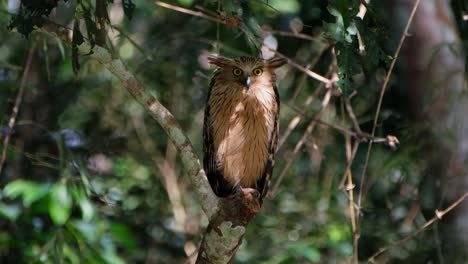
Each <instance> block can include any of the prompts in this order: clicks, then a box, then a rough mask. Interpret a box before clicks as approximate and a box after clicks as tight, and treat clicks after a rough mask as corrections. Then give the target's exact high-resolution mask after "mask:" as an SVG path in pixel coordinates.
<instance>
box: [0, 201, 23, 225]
mask: <svg viewBox="0 0 468 264" xmlns="http://www.w3.org/2000/svg"><path fill="white" fill-rule="evenodd" d="M20 213H21V208H20V207H19V206H18V205H16V204H4V203H0V216H2V217H4V218H8V219H9V220H11V221H15V220H16V218H18V216H19V215H20Z"/></svg>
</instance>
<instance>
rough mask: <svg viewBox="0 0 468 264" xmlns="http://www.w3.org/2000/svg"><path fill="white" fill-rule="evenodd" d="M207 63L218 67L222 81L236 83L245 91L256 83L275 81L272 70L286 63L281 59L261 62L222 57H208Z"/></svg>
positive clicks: (251, 59) (251, 58) (249, 58)
mask: <svg viewBox="0 0 468 264" xmlns="http://www.w3.org/2000/svg"><path fill="white" fill-rule="evenodd" d="M208 61H209V62H210V63H211V64H214V65H216V66H218V67H219V69H218V72H219V74H220V76H221V77H222V78H223V79H224V80H226V81H233V82H238V83H239V84H241V85H242V86H244V87H246V88H247V89H249V88H250V86H251V85H253V84H255V83H258V82H262V81H271V80H275V73H274V70H275V69H276V68H278V67H280V66H282V65H284V64H285V63H286V60H285V59H282V58H273V59H269V60H263V59H260V58H254V57H237V58H226V57H223V56H208Z"/></svg>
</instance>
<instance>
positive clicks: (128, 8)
mask: <svg viewBox="0 0 468 264" xmlns="http://www.w3.org/2000/svg"><path fill="white" fill-rule="evenodd" d="M122 6H123V10H124V13H125V15H126V16H127V17H128V19H132V16H133V12H134V11H135V4H134V3H133V2H132V0H122Z"/></svg>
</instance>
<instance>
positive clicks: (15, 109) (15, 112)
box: [0, 42, 36, 175]
mask: <svg viewBox="0 0 468 264" xmlns="http://www.w3.org/2000/svg"><path fill="white" fill-rule="evenodd" d="M35 48H36V42H34V43H33V45H32V47H31V48H30V49H29V53H28V58H27V59H26V66H25V67H24V72H23V76H22V77H21V83H20V87H19V89H18V93H17V95H16V99H15V105H14V107H13V111H12V113H11V116H10V120H9V121H8V130H7V133H6V136H5V139H4V140H3V149H2V157H1V159H0V175H1V174H2V169H3V164H4V163H5V160H6V154H7V149H8V144H9V143H10V137H11V133H12V131H13V127H14V126H15V122H16V117H17V116H18V112H19V108H20V106H21V103H22V101H23V94H24V87H25V86H26V80H27V79H28V75H29V70H30V68H31V63H32V58H33V55H34V50H35Z"/></svg>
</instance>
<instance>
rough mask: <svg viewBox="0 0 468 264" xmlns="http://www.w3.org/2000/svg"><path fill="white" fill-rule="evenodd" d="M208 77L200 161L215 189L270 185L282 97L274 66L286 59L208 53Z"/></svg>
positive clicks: (221, 192)
mask: <svg viewBox="0 0 468 264" xmlns="http://www.w3.org/2000/svg"><path fill="white" fill-rule="evenodd" d="M208 60H209V62H210V63H211V64H214V65H216V66H218V68H217V69H216V71H215V73H214V76H213V78H212V79H211V83H210V88H209V91H208V98H207V103H206V108H205V118H204V125H203V152H204V159H203V166H204V169H205V171H206V174H207V176H208V180H209V182H210V185H211V187H212V189H213V191H214V192H215V193H216V195H218V196H219V197H227V196H230V195H231V194H234V193H236V190H240V189H244V188H249V189H253V190H257V191H258V193H257V195H259V198H260V200H262V198H263V197H264V196H265V195H266V193H267V191H268V184H269V181H270V178H271V175H272V171H273V166H274V155H275V150H276V144H277V141H278V130H279V110H280V102H279V95H278V90H277V87H276V75H275V72H274V70H275V69H276V68H278V67H280V66H282V65H283V64H285V63H286V60H284V59H280V58H273V59H270V60H262V59H259V58H252V57H238V58H226V57H222V56H209V57H208Z"/></svg>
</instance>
